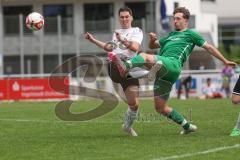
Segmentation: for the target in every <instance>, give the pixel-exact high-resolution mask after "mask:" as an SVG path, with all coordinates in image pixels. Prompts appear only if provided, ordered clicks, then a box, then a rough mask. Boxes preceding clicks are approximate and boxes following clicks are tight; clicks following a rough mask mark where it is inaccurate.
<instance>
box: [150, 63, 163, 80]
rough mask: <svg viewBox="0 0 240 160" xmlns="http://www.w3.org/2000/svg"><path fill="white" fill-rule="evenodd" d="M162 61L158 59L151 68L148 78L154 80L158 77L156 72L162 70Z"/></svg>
mask: <svg viewBox="0 0 240 160" xmlns="http://www.w3.org/2000/svg"><path fill="white" fill-rule="evenodd" d="M162 65H163V64H162V61H157V62H156V63H155V64H154V65H153V66H152V68H151V69H150V71H149V73H148V80H150V81H153V80H155V78H156V73H157V72H158V71H159V70H160V68H161V67H162Z"/></svg>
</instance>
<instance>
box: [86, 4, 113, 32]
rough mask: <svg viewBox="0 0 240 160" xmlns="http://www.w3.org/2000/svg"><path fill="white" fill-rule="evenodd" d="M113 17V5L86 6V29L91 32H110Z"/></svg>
mask: <svg viewBox="0 0 240 160" xmlns="http://www.w3.org/2000/svg"><path fill="white" fill-rule="evenodd" d="M112 17H113V4H111V3H99V4H98V3H94V4H84V28H85V31H90V32H109V31H111V30H112V28H111V18H112Z"/></svg>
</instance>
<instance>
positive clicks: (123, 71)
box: [112, 54, 127, 77]
mask: <svg viewBox="0 0 240 160" xmlns="http://www.w3.org/2000/svg"><path fill="white" fill-rule="evenodd" d="M112 62H113V63H114V64H115V65H116V66H117V69H118V71H119V73H120V76H121V77H125V76H126V73H127V67H126V66H125V64H124V63H123V61H122V60H121V59H120V58H119V57H118V56H117V54H112Z"/></svg>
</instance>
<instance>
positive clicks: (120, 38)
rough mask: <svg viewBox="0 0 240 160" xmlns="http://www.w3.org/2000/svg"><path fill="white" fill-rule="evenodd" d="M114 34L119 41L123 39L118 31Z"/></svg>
mask: <svg viewBox="0 0 240 160" xmlns="http://www.w3.org/2000/svg"><path fill="white" fill-rule="evenodd" d="M115 34H116V38H117V40H118V41H119V42H123V41H124V38H123V36H122V35H121V34H120V33H119V32H115Z"/></svg>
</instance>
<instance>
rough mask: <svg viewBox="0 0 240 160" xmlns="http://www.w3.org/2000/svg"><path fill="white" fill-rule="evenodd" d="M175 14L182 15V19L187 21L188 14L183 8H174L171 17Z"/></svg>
mask: <svg viewBox="0 0 240 160" xmlns="http://www.w3.org/2000/svg"><path fill="white" fill-rule="evenodd" d="M176 13H183V18H184V19H189V18H190V12H189V10H188V9H187V8H185V7H178V8H175V9H174V11H173V15H175V14H176Z"/></svg>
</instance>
